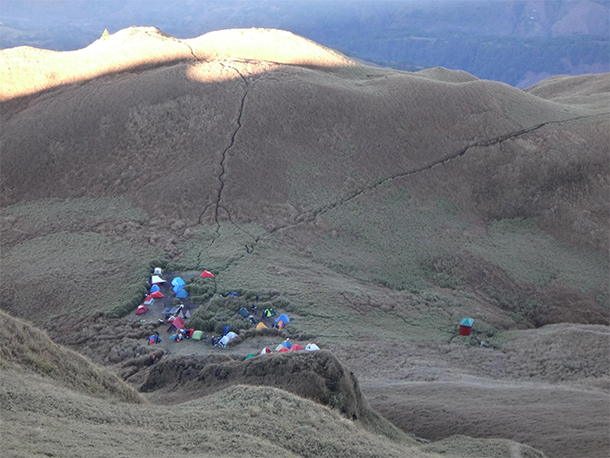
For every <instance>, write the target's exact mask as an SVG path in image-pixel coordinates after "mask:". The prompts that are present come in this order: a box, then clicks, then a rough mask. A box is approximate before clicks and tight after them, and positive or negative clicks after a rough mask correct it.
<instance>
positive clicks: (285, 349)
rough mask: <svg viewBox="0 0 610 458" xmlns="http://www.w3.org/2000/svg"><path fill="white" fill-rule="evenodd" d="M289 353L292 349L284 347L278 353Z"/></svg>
mask: <svg viewBox="0 0 610 458" xmlns="http://www.w3.org/2000/svg"><path fill="white" fill-rule="evenodd" d="M287 351H290V348H286V347H282V348H280V349H279V350H278V353H285V352H287Z"/></svg>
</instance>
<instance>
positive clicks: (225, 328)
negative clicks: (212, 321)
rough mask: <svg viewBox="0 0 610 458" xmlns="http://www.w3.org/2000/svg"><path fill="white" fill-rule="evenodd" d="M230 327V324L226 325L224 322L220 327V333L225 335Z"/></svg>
mask: <svg viewBox="0 0 610 458" xmlns="http://www.w3.org/2000/svg"><path fill="white" fill-rule="evenodd" d="M230 329H231V326H227V325H226V324H225V325H224V326H223V327H222V335H223V336H226V335H227V332H229V330H230Z"/></svg>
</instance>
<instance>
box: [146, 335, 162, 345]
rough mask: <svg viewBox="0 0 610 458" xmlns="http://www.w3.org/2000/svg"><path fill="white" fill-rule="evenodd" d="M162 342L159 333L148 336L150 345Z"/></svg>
mask: <svg viewBox="0 0 610 458" xmlns="http://www.w3.org/2000/svg"><path fill="white" fill-rule="evenodd" d="M160 342H161V337H159V336H158V335H157V334H153V335H152V336H150V337H149V338H148V345H150V344H158V343H160Z"/></svg>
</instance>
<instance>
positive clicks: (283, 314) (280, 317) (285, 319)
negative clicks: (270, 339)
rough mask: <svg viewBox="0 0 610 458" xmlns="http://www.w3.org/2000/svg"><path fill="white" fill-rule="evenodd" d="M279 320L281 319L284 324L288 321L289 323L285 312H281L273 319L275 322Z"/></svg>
mask: <svg viewBox="0 0 610 458" xmlns="http://www.w3.org/2000/svg"><path fill="white" fill-rule="evenodd" d="M280 321H283V322H284V324H288V323H290V318H288V315H286V314H285V313H282V314H281V315H280V316H278V317H277V318H276V319H275V322H276V323H279V322H280Z"/></svg>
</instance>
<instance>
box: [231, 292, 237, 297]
mask: <svg viewBox="0 0 610 458" xmlns="http://www.w3.org/2000/svg"><path fill="white" fill-rule="evenodd" d="M229 296H232V297H238V296H239V294H238V293H236V292H235V291H231V292H230V293H229Z"/></svg>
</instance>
